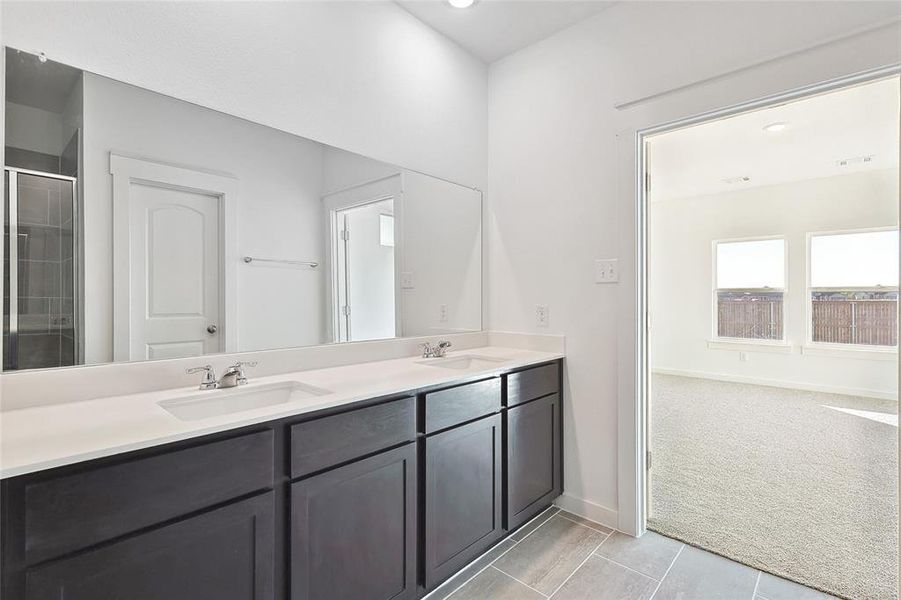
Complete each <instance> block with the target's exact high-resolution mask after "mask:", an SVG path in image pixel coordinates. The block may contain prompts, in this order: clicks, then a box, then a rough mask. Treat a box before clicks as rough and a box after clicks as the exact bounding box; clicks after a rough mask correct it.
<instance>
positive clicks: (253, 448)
mask: <svg viewBox="0 0 901 600" xmlns="http://www.w3.org/2000/svg"><path fill="white" fill-rule="evenodd" d="M273 462H274V461H273V433H272V431H261V432H257V433H251V434H248V435H242V436H239V437H235V438H231V439H226V440H222V441H217V442H211V443H208V444H203V445H201V446H194V447H190V448H185V449H182V450H170V451H168V452H166V453H165V454H159V455H155V456H150V457H147V458H141V459H137V460H131V461H127V462H122V463H118V464H113V465H109V466H104V467H98V468H94V469H90V470H87V471H82V472H78V473H74V474H71V475H64V476H61V477H55V478H53V479H44V480H35V481H32V482H28V483H26V484H25V487H24V490H23V493H24V498H25V524H24V529H25V531H24V544H25V548H24V553H25V559H26V561H27V562H29V563H34V562H37V561H40V560H44V559H47V558H51V557H53V556H58V555H60V554H63V553H66V552H69V551H72V550H77V549H79V548H85V547H88V546H91V545H93V544H96V543H98V542H102V541H104V540H109V539H111V538H114V537H117V536H119V535H122V534H125V533H129V532H132V531H136V530H138V529H141V528H144V527H148V526H150V525H154V524H157V523H161V522H163V521H167V520H169V519H173V518H175V517H179V516H182V515H186V514H188V513H191V512H194V511H196V510H200V509H202V508H206V507H208V506H212V505H214V504H218V503H221V502H225V501H227V500H231V499H233V498H237V497H239V496H243V495H245V494H248V493H251V492H254V491H257V490H262V489H266V488H271V487H272V485H273V468H274V467H273Z"/></svg>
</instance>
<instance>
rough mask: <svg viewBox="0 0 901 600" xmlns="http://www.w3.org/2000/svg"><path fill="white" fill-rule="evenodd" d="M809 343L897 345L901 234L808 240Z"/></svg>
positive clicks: (869, 233) (871, 233)
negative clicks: (899, 239) (899, 243)
mask: <svg viewBox="0 0 901 600" xmlns="http://www.w3.org/2000/svg"><path fill="white" fill-rule="evenodd" d="M810 341H812V342H815V343H823V344H855V345H865V346H897V345H898V230H897V229H895V230H889V231H866V232H856V233H838V234H820V235H811V236H810Z"/></svg>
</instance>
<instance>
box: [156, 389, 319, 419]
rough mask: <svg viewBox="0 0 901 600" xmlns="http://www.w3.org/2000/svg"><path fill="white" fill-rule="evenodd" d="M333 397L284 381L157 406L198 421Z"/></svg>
mask: <svg viewBox="0 0 901 600" xmlns="http://www.w3.org/2000/svg"><path fill="white" fill-rule="evenodd" d="M331 393H332V392H330V391H329V390H324V389H322V388H318V387H315V386H312V385H307V384H305V383H300V382H299V381H281V382H278V383H267V384H261V385H255V384H253V383H251V384H249V385H246V386H240V387H235V388H228V389H224V390H205V391H200V390H198V391H196V392H193V393H190V394H187V395H185V396H180V397H178V398H170V399H167V400H162V401H161V402H159V403H158V404H159V405H160V407H161V408H163V409H164V410H166V411H168V412H169V413H170V414H171V415H172V416H174V417H175V418H177V419H180V420H182V421H196V420H198V419H207V418H209V417H219V416H222V415H228V414H231V413H236V412H242V411H245V410H253V409H255V408H262V407H264V406H274V405H276V404H285V403H286V402H293V401H295V400H300V399H302V398H310V397H313V396H325V395H326V394H331Z"/></svg>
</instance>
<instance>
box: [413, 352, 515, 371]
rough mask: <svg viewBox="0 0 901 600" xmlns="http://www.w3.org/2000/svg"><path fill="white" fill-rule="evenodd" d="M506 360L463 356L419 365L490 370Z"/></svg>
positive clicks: (430, 360)
mask: <svg viewBox="0 0 901 600" xmlns="http://www.w3.org/2000/svg"><path fill="white" fill-rule="evenodd" d="M508 360H509V359H507V358H498V357H496V356H480V355H477V354H464V355H461V356H448V357H446V358H432V359H427V360H421V361H419V364H421V365H427V366H430V367H441V368H442V369H457V370H464V369H490V368H491V367H494V366H497V365H498V363H503V362H507V361H508Z"/></svg>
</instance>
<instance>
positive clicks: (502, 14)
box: [397, 0, 615, 63]
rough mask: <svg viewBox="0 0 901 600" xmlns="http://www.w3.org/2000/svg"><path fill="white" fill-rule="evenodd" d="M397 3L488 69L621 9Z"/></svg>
mask: <svg viewBox="0 0 901 600" xmlns="http://www.w3.org/2000/svg"><path fill="white" fill-rule="evenodd" d="M397 3H398V4H399V5H400V6H402V7H403V8H404V9H406V10H407V11H408V12H410V13H411V14H412V15H413V16H415V17H416V18H418V19H419V20H420V21H422V22H423V23H425V24H426V25H428V26H429V27H431V28H433V29H435V30H437V31H439V32H441V33H443V34H444V35H445V36H447V37H449V38H450V39H452V40H453V41H455V42H456V43H457V44H459V45H460V46H462V47H463V48H464V49H465V50H467V51H469V52H470V53H471V54H473V55H475V56H477V57H478V58H480V59H482V60H483V61H484V62H486V63H492V62H494V61H496V60H498V59H500V58H503V57H505V56H507V55H508V54H512V53H513V52H516V51H517V50H520V49H522V48H525V47H526V46H528V45H530V44H533V43H535V42H537V41H539V40H543V39H544V38H546V37H549V36H551V35H552V34H554V33H556V32H558V31H560V30H561V29H565V28H567V27H569V26H570V25H573V24H575V23H577V22H579V21H581V20H583V19H586V18H588V17H590V16H591V15H594V14H597V13H599V12H601V11H602V10H604V9H606V8H608V7H610V6H612V5H613V4H615V2H606V1H601V0H596V1H592V0H587V1H586V0H581V1H572V0H534V1H530V2H523V1H522V0H476V3H475V4H474V5H473V6H471V7H469V8H453V7H452V6H450V4H448V3H447V2H445V1H444V0H398V2H397Z"/></svg>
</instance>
